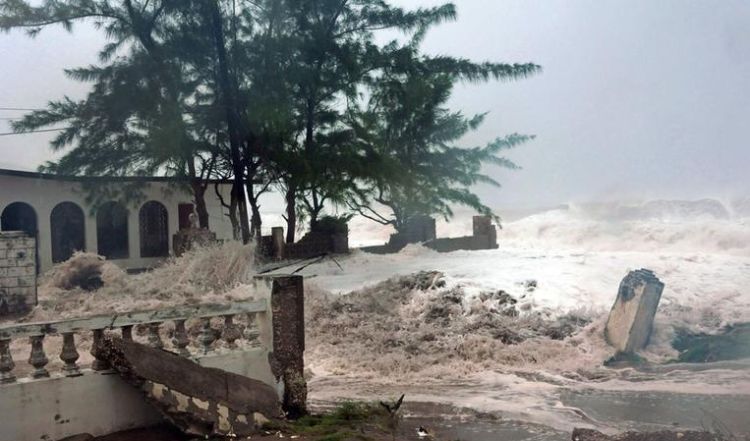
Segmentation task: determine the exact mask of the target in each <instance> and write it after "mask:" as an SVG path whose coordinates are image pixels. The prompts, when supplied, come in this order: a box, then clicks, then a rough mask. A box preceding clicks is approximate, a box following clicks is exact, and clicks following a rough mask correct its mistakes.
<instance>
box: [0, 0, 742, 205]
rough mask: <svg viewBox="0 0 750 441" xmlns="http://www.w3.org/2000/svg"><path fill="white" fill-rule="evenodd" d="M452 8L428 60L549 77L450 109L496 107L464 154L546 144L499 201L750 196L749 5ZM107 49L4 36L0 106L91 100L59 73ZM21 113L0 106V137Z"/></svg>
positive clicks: (499, 173) (48, 34)
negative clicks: (500, 145)
mask: <svg viewBox="0 0 750 441" xmlns="http://www.w3.org/2000/svg"><path fill="white" fill-rule="evenodd" d="M396 3H399V4H401V5H403V6H407V7H411V6H417V5H431V4H438V3H440V2H438V1H431V0H419V1H417V0H398V1H396ZM455 3H456V5H457V7H458V12H459V19H458V21H457V22H455V23H449V24H445V25H442V26H440V27H438V28H436V29H435V30H433V31H432V32H431V33H430V34H429V35H428V37H427V39H426V41H425V44H424V49H425V51H426V52H429V53H444V54H450V55H456V56H464V57H468V58H472V59H474V60H485V59H486V60H493V61H505V62H526V61H533V62H535V63H538V64H541V65H542V66H543V68H544V72H543V73H542V74H541V75H538V76H535V77H532V78H529V79H526V80H523V81H519V82H512V83H487V84H480V85H466V86H462V87H460V88H459V89H457V91H456V95H455V97H454V98H453V100H452V107H453V108H454V109H456V110H458V109H460V110H463V111H464V112H466V113H478V112H485V111H488V112H490V114H489V116H488V118H487V120H486V123H485V124H484V126H483V127H482V128H481V129H480V130H479V131H478V132H476V133H474V134H472V135H471V136H468V137H467V139H466V140H465V144H466V145H467V146H469V145H473V144H478V143H484V142H486V141H488V140H490V139H492V138H493V137H495V136H498V135H503V134H507V133H511V132H519V133H526V134H535V135H537V139H536V140H535V141H533V142H531V143H529V144H526V145H523V146H521V147H519V148H517V149H516V150H515V151H513V152H511V153H509V157H510V158H511V159H513V160H514V161H516V162H517V163H518V164H519V165H521V166H522V167H523V170H520V171H516V172H508V171H503V170H488V172H489V173H490V174H492V175H493V176H494V177H496V178H497V179H498V180H500V181H501V182H502V183H503V188H502V189H500V190H497V189H490V188H481V189H480V192H481V194H482V195H483V196H484V197H485V199H486V200H487V202H488V203H489V204H490V205H493V206H506V207H507V206H526V207H529V206H542V205H552V204H558V203H564V202H570V201H591V200H605V199H620V198H628V199H634V198H637V199H640V198H684V199H695V198H699V197H719V198H726V197H734V196H739V195H748V194H750V176H748V175H749V173H748V170H750V148H748V136H747V127H748V126H750V124H747V123H746V121H747V120H748V118H749V117H750V26H748V23H750V2H747V1H744V0H722V1H684V0H670V1H667V0H660V1H653V0H638V1H627V2H625V1H614V0H589V1H582V0H544V1H542V0H539V1H535V0H456V1H455ZM102 43H103V37H102V36H101V35H100V34H98V33H97V31H95V30H93V29H91V28H88V27H85V26H79V27H77V28H76V29H75V32H74V33H73V34H72V35H70V34H67V33H66V32H64V31H63V30H61V29H49V30H46V31H44V32H42V33H41V34H40V35H39V36H38V37H37V38H36V39H33V40H32V39H29V38H28V37H26V36H25V35H23V34H22V33H20V32H13V33H10V34H0V107H22V108H24V107H41V106H44V105H45V103H46V102H47V101H48V100H50V99H55V98H59V97H61V96H63V95H65V94H68V95H71V96H73V97H81V96H83V94H84V93H85V91H86V86H85V85H81V84H77V83H75V82H73V81H70V80H68V79H66V78H65V76H64V75H63V73H62V69H63V68H65V67H75V66H79V65H84V64H88V63H92V62H95V60H96V58H95V54H96V51H97V49H98V48H100V47H101V45H102ZM21 114H22V113H21V112H13V111H2V110H0V132H7V131H9V128H8V125H7V122H8V121H7V118H13V117H18V116H20V115H21ZM743 123H744V124H743ZM48 139H49V136H47V135H44V134H33V135H23V136H0V167H2V168H18V169H34V168H36V166H37V165H39V164H40V163H41V162H43V161H45V160H47V159H49V158H50V157H51V152H50V150H49V147H48V145H47V141H48Z"/></svg>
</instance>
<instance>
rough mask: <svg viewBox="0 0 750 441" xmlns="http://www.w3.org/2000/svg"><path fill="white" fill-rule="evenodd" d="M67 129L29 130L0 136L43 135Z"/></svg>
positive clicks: (0, 134)
mask: <svg viewBox="0 0 750 441" xmlns="http://www.w3.org/2000/svg"><path fill="white" fill-rule="evenodd" d="M67 128H68V127H63V128H60V129H44V130H30V131H28V132H18V133H16V132H7V133H0V136H13V135H29V134H31V133H44V132H58V131H60V130H65V129H67Z"/></svg>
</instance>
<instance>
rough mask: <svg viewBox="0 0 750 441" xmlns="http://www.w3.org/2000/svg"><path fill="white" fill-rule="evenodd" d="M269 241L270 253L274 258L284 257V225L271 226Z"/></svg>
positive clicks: (280, 258)
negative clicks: (270, 244) (270, 245)
mask: <svg viewBox="0 0 750 441" xmlns="http://www.w3.org/2000/svg"><path fill="white" fill-rule="evenodd" d="M271 243H272V244H273V245H272V251H271V252H272V254H273V259H274V260H282V259H284V255H285V253H284V247H285V245H286V241H285V240H284V227H273V228H271Z"/></svg>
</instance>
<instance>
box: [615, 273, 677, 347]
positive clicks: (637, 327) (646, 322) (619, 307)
mask: <svg viewBox="0 0 750 441" xmlns="http://www.w3.org/2000/svg"><path fill="white" fill-rule="evenodd" d="M663 290H664V284H663V283H662V282H661V281H660V280H659V279H658V278H657V277H656V276H655V275H654V273H653V272H652V271H650V270H647V269H640V270H637V271H631V272H630V273H628V275H627V276H625V278H624V279H622V282H620V288H619V290H618V292H617V299H616V300H615V303H614V305H613V306H612V310H611V311H610V313H609V318H608V319H607V326H606V328H605V331H604V335H605V338H606V340H607V342H608V343H609V344H610V345H612V346H613V347H614V348H615V349H617V351H618V352H621V353H634V352H636V351H638V350H641V349H643V348H644V347H646V345H647V344H648V341H649V338H650V337H651V330H652V329H653V323H654V315H655V314H656V309H657V307H658V306H659V300H660V299H661V294H662V291H663Z"/></svg>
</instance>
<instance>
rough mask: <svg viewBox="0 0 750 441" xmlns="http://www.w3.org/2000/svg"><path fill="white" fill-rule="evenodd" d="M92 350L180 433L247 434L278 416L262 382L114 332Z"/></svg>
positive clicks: (274, 397)
mask: <svg viewBox="0 0 750 441" xmlns="http://www.w3.org/2000/svg"><path fill="white" fill-rule="evenodd" d="M96 352H97V357H98V358H100V359H103V360H106V361H107V362H108V363H109V365H111V366H112V367H113V368H114V369H115V370H117V372H118V373H119V374H120V376H121V377H122V378H123V379H124V380H125V381H126V382H127V383H129V384H131V385H132V386H135V387H136V388H138V389H140V390H141V391H142V392H143V393H144V395H145V396H146V397H147V398H148V400H149V401H150V402H151V403H152V404H153V405H154V406H155V407H156V408H157V409H158V410H159V411H160V412H161V413H162V414H163V415H164V416H165V418H167V419H168V420H170V421H171V422H172V423H173V424H174V425H176V426H177V427H179V428H180V429H181V430H182V431H183V432H185V433H188V434H191V435H197V436H212V435H228V434H230V433H234V434H236V435H240V436H247V435H250V434H253V433H257V432H258V430H259V428H260V425H261V424H263V422H265V421H268V420H269V419H273V418H279V417H280V416H281V408H280V406H279V402H278V396H277V394H276V391H275V390H274V388H272V387H271V386H269V385H267V384H265V383H263V382H262V381H258V380H254V379H251V378H247V377H244V376H242V375H237V374H234V373H230V372H227V371H224V370H221V369H215V368H207V367H203V366H201V365H199V364H198V363H196V362H194V361H192V360H189V359H187V358H184V357H181V356H179V355H177V354H173V353H171V352H167V351H164V350H161V349H156V348H151V347H149V346H146V345H144V344H141V343H136V342H133V341H128V340H123V339H121V338H119V337H107V338H105V339H104V341H103V342H102V343H101V344H100V345H99V346H97V347H96Z"/></svg>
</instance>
